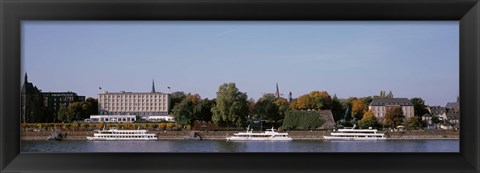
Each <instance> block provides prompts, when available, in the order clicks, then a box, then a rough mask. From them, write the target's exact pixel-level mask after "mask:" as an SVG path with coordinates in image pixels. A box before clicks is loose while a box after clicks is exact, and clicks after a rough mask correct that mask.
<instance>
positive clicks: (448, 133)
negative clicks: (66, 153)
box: [21, 130, 460, 140]
mask: <svg viewBox="0 0 480 173" xmlns="http://www.w3.org/2000/svg"><path fill="white" fill-rule="evenodd" d="M149 132H150V133H155V134H157V136H158V138H159V139H160V140H162V139H163V140H165V139H175V140H184V139H197V138H193V133H194V131H189V130H184V131H159V130H151V131H149ZM50 133H51V132H31V131H30V132H22V133H21V134H22V140H45V139H46V138H47V136H48V135H50ZM62 133H67V134H68V135H67V138H66V140H86V137H87V136H93V131H62ZM196 133H197V134H199V135H200V136H202V138H203V139H206V140H225V137H226V136H228V135H233V133H235V131H196ZM330 133H331V131H289V132H288V134H289V135H290V137H292V138H293V139H294V140H323V136H324V135H329V134H330ZM380 133H385V134H386V135H387V137H388V139H392V140H394V139H398V140H402V139H405V140H412V139H459V135H460V131H458V130H412V131H401V132H380Z"/></svg>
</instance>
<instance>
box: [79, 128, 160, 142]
mask: <svg viewBox="0 0 480 173" xmlns="http://www.w3.org/2000/svg"><path fill="white" fill-rule="evenodd" d="M87 139H88V140H91V141H117V140H123V141H134V140H158V138H157V136H156V135H155V134H150V133H147V130H118V129H116V128H111V129H109V130H105V129H103V130H96V131H95V133H94V134H93V137H87Z"/></svg>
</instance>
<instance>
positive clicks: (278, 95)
mask: <svg viewBox="0 0 480 173" xmlns="http://www.w3.org/2000/svg"><path fill="white" fill-rule="evenodd" d="M275 96H277V98H280V91H279V90H278V82H277V92H275Z"/></svg>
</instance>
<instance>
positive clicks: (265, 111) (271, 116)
mask: <svg viewBox="0 0 480 173" xmlns="http://www.w3.org/2000/svg"><path fill="white" fill-rule="evenodd" d="M276 99H277V97H276V96H275V95H274V94H271V93H269V94H264V95H263V96H262V97H261V98H260V99H258V101H257V103H255V113H256V117H255V118H260V119H262V120H265V121H267V122H273V123H274V122H276V121H278V120H280V118H281V115H280V111H279V107H278V105H277V104H275V101H276Z"/></svg>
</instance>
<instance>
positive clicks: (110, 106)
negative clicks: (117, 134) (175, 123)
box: [98, 84, 170, 117]
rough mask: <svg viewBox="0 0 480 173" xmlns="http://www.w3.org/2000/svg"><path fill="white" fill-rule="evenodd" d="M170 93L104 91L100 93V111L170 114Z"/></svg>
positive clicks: (142, 114) (106, 113) (100, 112)
mask: <svg viewBox="0 0 480 173" xmlns="http://www.w3.org/2000/svg"><path fill="white" fill-rule="evenodd" d="M169 107H170V95H169V94H166V93H161V92H155V85H154V84H153V85H152V91H151V92H125V91H121V92H107V91H106V92H104V93H101V94H98V112H99V114H100V115H136V116H141V117H145V116H163V115H168V112H169Z"/></svg>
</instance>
